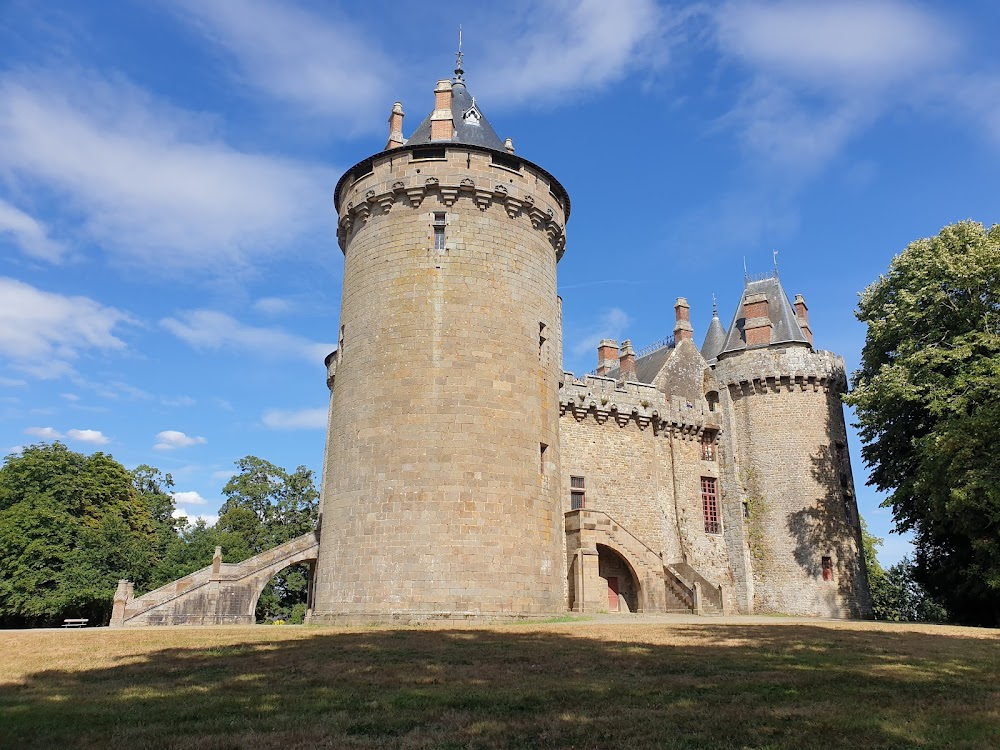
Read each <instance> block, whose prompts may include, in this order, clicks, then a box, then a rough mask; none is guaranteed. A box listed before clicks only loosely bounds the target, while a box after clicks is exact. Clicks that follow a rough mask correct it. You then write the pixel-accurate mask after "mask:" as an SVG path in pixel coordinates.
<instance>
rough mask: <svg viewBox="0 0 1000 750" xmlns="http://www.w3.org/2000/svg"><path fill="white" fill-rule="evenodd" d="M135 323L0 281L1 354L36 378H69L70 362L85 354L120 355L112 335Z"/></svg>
mask: <svg viewBox="0 0 1000 750" xmlns="http://www.w3.org/2000/svg"><path fill="white" fill-rule="evenodd" d="M133 322H134V321H133V319H132V317H131V316H130V315H129V314H128V313H125V312H123V311H121V310H117V309H115V308H113V307H105V306H104V305H101V304H100V303H98V302H95V301H94V300H92V299H90V298H88V297H67V296H63V295H61V294H55V293H52V292H45V291H42V290H41V289H36V288H35V287H33V286H31V285H30V284H26V283H24V282H22V281H18V280H16V279H11V278H5V277H0V354H4V355H6V356H7V357H9V358H10V359H11V361H12V362H13V363H14V365H15V366H16V367H18V368H19V369H21V370H24V371H25V372H29V373H31V374H33V375H35V376H36V377H38V378H43V379H48V378H55V377H59V376H62V375H68V374H71V373H72V372H73V366H72V365H71V362H72V361H73V360H75V359H77V358H78V357H79V356H80V355H81V354H82V353H83V352H86V351H91V350H98V351H109V350H121V349H124V348H125V342H123V341H122V340H121V339H119V338H118V337H117V336H116V335H115V331H116V329H117V328H118V327H119V326H121V325H122V324H127V323H133Z"/></svg>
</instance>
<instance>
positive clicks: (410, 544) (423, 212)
mask: <svg viewBox="0 0 1000 750" xmlns="http://www.w3.org/2000/svg"><path fill="white" fill-rule="evenodd" d="M434 96H435V103H434V110H433V112H432V113H431V114H430V115H429V116H428V117H427V118H426V119H425V120H424V121H423V123H422V124H421V125H420V126H419V127H418V128H417V130H416V132H415V133H414V134H413V135H412V137H410V138H409V140H405V139H404V138H403V131H402V123H403V110H402V106H401V105H400V104H399V103H397V104H396V105H395V106H394V107H393V110H392V114H391V115H390V118H389V123H390V128H389V130H390V135H389V141H388V143H387V145H386V148H385V150H383V151H381V152H379V153H377V154H375V155H373V156H370V157H368V158H367V159H364V160H363V161H361V162H359V163H358V164H356V165H355V166H354V167H352V168H351V169H350V170H349V171H348V172H347V174H345V175H344V176H343V177H342V178H341V179H340V182H339V183H338V184H337V188H336V193H335V203H336V207H337V211H338V216H339V230H338V240H339V243H340V247H341V249H342V250H343V252H344V289H343V301H342V306H341V314H340V329H339V345H338V348H337V350H336V351H335V352H334V353H333V354H331V355H330V357H329V358H328V359H327V365H328V383H329V385H330V390H331V398H330V414H329V429H328V435H327V446H326V465H325V471H324V481H323V495H322V507H321V520H320V524H321V527H320V552H319V559H318V562H317V565H316V572H315V578H314V591H313V597H312V602H313V603H312V609H311V622H331V621H339V620H364V621H368V620H384V619H389V618H401V619H420V618H425V617H473V616H482V617H491V618H492V617H502V616H524V615H535V614H544V613H552V612H559V611H563V610H565V606H566V605H565V599H564V593H563V591H564V570H563V568H564V562H563V557H564V555H563V548H562V545H563V542H562V537H563V533H562V509H561V503H560V495H559V481H558V477H559V439H558V429H559V428H558V419H559V402H558V388H559V379H560V377H561V373H562V367H561V365H562V356H561V355H562V353H561V350H560V349H561V325H560V302H559V299H558V297H557V295H556V263H557V261H558V260H559V258H560V256H561V255H562V252H563V248H564V246H565V236H564V227H565V223H566V219H567V218H568V217H569V197H568V195H567V194H566V191H565V190H564V189H563V187H562V185H560V184H559V182H558V181H556V179H555V178H554V177H552V175H550V174H549V173H548V172H546V171H545V170H544V169H542V168H541V167H539V166H537V165H535V164H533V163H531V162H529V161H527V160H525V159H523V158H521V157H519V156H516V155H514V153H513V151H514V149H513V146H512V144H511V141H510V139H508V140H507V142H506V143H504V142H502V141H501V140H500V139H499V138H498V137H497V135H496V133H495V132H494V131H493V128H492V127H491V126H490V124H489V123H488V122H487V120H486V118H485V116H484V115H483V112H482V110H481V109H480V107H479V105H478V104H477V103H476V101H475V99H474V98H473V97H472V96H471V95H470V94H469V92H468V90H467V88H466V86H465V83H464V81H463V78H462V71H461V68H459V69H458V70H456V77H455V79H454V80H443V81H439V82H438V84H437V87H436V88H435V90H434Z"/></svg>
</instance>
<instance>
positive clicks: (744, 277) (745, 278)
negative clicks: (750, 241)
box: [743, 255, 750, 282]
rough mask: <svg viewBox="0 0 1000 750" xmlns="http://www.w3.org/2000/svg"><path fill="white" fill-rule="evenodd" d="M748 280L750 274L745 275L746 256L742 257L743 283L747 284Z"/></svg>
mask: <svg viewBox="0 0 1000 750" xmlns="http://www.w3.org/2000/svg"><path fill="white" fill-rule="evenodd" d="M749 280H750V274H748V273H747V256H745V255H744V256H743V281H744V282H747V281H749Z"/></svg>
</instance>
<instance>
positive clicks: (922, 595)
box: [861, 518, 948, 622]
mask: <svg viewBox="0 0 1000 750" xmlns="http://www.w3.org/2000/svg"><path fill="white" fill-rule="evenodd" d="M861 544H862V546H863V548H864V554H865V567H866V568H867V570H868V589H869V591H870V592H871V604H872V614H874V615H875V619H876V620H885V621H887V622H946V621H947V620H948V613H947V611H946V610H945V608H944V607H943V606H941V605H940V604H939V603H938V602H937V601H935V600H934V598H933V597H931V595H930V594H928V593H927V591H926V590H925V589H924V587H923V586H922V585H920V583H919V582H918V581H917V580H916V579H915V578H914V564H913V561H912V560H910V559H909V558H907V557H904V558H903V559H902V560H900V561H899V562H898V563H896V564H895V565H893V566H892V567H890V568H889V570H886V569H885V568H883V567H882V564H881V563H880V562H879V561H878V548H879V547H881V546H882V539H881V538H880V537H877V536H875V535H874V534H872V533H871V532H870V531H869V530H868V524H867V523H865V519H863V518H862V519H861Z"/></svg>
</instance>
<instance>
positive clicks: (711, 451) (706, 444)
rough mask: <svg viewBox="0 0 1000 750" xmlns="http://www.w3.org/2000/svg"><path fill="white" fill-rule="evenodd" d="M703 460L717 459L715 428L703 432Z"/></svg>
mask: <svg viewBox="0 0 1000 750" xmlns="http://www.w3.org/2000/svg"><path fill="white" fill-rule="evenodd" d="M701 460H702V461H714V460H715V430H705V431H704V432H702V433H701Z"/></svg>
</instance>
